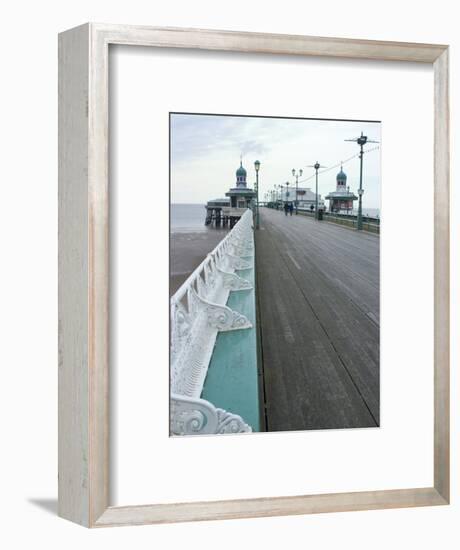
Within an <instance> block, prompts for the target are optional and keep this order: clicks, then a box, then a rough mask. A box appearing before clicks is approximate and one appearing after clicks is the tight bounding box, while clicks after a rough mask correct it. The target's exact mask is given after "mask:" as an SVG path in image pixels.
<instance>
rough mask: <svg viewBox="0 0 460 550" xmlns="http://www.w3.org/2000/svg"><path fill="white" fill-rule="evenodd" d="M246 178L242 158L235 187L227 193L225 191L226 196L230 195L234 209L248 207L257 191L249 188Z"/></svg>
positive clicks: (231, 206)
mask: <svg viewBox="0 0 460 550" xmlns="http://www.w3.org/2000/svg"><path fill="white" fill-rule="evenodd" d="M246 178H247V172H246V170H245V169H244V168H243V161H242V160H241V159H240V166H239V168H238V170H237V171H236V183H235V187H232V188H231V189H230V190H229V191H228V192H227V193H225V196H226V197H230V208H232V209H233V208H243V209H246V208H249V207H250V206H251V205H252V202H253V200H254V198H255V196H256V192H255V191H254V190H253V189H249V188H248V186H247V181H246ZM241 215H242V214H241Z"/></svg>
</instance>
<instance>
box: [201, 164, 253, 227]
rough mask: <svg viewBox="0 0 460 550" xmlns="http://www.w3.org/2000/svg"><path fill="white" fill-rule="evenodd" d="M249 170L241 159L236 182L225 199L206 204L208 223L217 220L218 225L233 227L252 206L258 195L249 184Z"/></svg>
mask: <svg viewBox="0 0 460 550" xmlns="http://www.w3.org/2000/svg"><path fill="white" fill-rule="evenodd" d="M246 179H247V172H246V169H245V168H244V167H243V161H242V159H240V166H239V167H238V169H237V171H236V182H235V184H234V186H233V187H231V188H230V189H229V190H228V191H227V193H225V197H226V198H225V199H215V200H212V201H208V203H207V205H206V225H209V224H211V223H212V222H213V221H215V223H216V225H217V226H218V225H220V224H221V223H222V224H223V225H227V223H230V227H233V226H234V225H235V223H236V222H237V221H238V219H239V218H241V216H242V215H243V214H244V212H245V211H246V209H247V208H252V207H253V205H254V199H255V197H256V196H257V193H256V191H254V189H250V188H249V187H248V186H247V181H246Z"/></svg>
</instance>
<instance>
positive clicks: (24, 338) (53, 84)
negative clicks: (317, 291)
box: [0, 0, 460, 550]
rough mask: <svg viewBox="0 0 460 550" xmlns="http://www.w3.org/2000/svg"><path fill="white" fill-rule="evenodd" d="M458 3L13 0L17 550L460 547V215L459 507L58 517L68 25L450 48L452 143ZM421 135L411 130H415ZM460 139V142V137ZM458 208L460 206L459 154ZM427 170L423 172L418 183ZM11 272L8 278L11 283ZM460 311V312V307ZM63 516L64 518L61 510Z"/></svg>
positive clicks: (9, 518) (4, 497) (2, 406)
mask: <svg viewBox="0 0 460 550" xmlns="http://www.w3.org/2000/svg"><path fill="white" fill-rule="evenodd" d="M455 7H456V3H455V2H453V1H448V0H438V1H437V2H427V1H418V2H416V1H412V0H411V1H406V2H404V3H403V2H400V1H394V0H387V1H386V2H372V1H369V2H367V3H362V2H340V1H339V0H335V1H333V0H323V1H322V2H318V3H316V2H308V3H307V2H305V1H293V0H284V2H283V3H282V5H281V4H280V5H274V4H273V5H269V4H268V3H267V2H263V1H253V2H251V3H248V2H247V1H246V2H245V1H241V0H233V1H232V2H231V3H230V2H228V3H226V4H223V3H219V5H217V3H216V2H211V1H205V0H203V1H200V0H195V1H194V2H187V1H185V0H183V1H179V0H169V1H168V2H161V3H160V2H157V3H153V2H151V1H150V2H149V1H141V0H131V1H130V2H126V3H120V4H119V5H118V6H117V5H115V3H114V2H109V1H108V0H92V1H91V2H89V1H87V0H80V1H79V2H73V3H69V2H65V3H64V2H63V3H61V4H58V3H53V2H51V1H50V0H44V1H42V2H21V1H17V2H15V3H14V4H13V3H10V4H8V5H7V6H6V7H5V6H4V7H3V9H2V23H3V24H2V32H1V33H0V41H1V43H0V46H1V47H0V52H1V56H2V62H1V69H2V73H1V76H2V78H1V84H0V94H1V101H0V112H1V116H0V140H1V144H0V146H1V148H0V151H1V155H0V159H1V160H0V174H1V176H0V182H1V194H0V205H1V209H0V224H1V226H0V235H1V237H2V239H1V253H2V260H3V262H2V270H1V277H2V284H1V285H0V289H1V290H0V293H1V294H0V311H1V333H0V334H1V335H2V339H1V342H2V345H1V348H0V349H1V354H2V360H1V363H0V364H1V366H2V374H3V379H2V384H1V394H0V395H1V396H0V414H1V419H2V436H3V437H2V446H1V447H2V451H1V452H0V461H1V470H0V471H1V486H0V487H1V501H0V502H1V503H0V514H1V516H0V517H1V524H2V529H1V530H0V542H1V544H2V546H3V547H5V548H19V547H39V548H42V547H43V548H48V549H53V550H54V549H57V548H66V549H73V548H81V547H83V546H84V547H85V548H88V549H92V548H99V547H104V548H113V549H118V548H120V549H121V548H126V547H127V546H129V547H131V548H136V549H137V548H151V547H157V548H161V549H163V548H176V547H179V546H182V545H183V546H187V547H189V548H219V549H227V548H228V549H230V548H232V549H233V548H235V547H241V548H248V547H253V546H256V547H260V548H265V549H274V548H279V547H281V546H284V547H292V548H297V547H298V548H304V547H308V546H310V547H312V548H326V549H329V548H331V549H332V548H336V547H339V546H340V547H341V548H354V549H361V548H362V549H367V548H370V547H371V548H373V549H380V548H382V549H383V548H385V549H386V548H388V547H392V548H397V549H399V548H432V547H435V546H436V547H439V548H448V549H450V548H457V546H458V522H459V520H460V503H459V496H460V492H459V489H460V485H459V478H458V474H457V472H458V444H457V442H458V440H459V435H460V431H459V422H458V418H459V412H460V393H459V391H458V388H459V384H458V383H459V380H458V369H457V364H458V359H459V356H458V344H457V342H456V335H457V334H458V327H459V325H458V321H459V316H458V307H457V308H455V306H456V305H457V303H458V285H457V284H455V282H456V280H458V279H459V276H460V273H459V269H458V268H459V256H458V247H456V238H455V237H456V235H457V233H458V229H459V222H460V217H459V215H458V214H456V213H455V211H454V212H453V220H452V222H453V223H452V230H453V241H454V246H453V251H452V252H453V258H452V260H453V261H452V264H453V273H452V282H453V305H454V311H453V327H452V348H453V349H452V351H453V354H452V367H453V376H452V387H453V396H452V401H453V407H452V428H453V431H452V443H453V449H452V458H453V467H452V473H453V495H452V505H451V506H450V507H442V508H437V509H429V508H427V509H411V510H391V511H373V512H358V513H346V514H331V515H319V516H306V517H302V516H300V517H287V518H269V519H257V520H240V521H227V522H211V523H198V524H182V525H163V526H147V527H141V528H139V527H135V528H121V529H112V530H97V531H87V530H84V529H83V528H79V527H77V526H74V525H72V524H70V523H68V522H65V521H63V520H60V519H58V518H56V517H55V515H54V509H55V506H56V505H55V499H56V462H57V444H56V438H57V418H56V411H57V391H56V387H57V368H56V325H57V313H56V312H57V300H56V297H57V291H56V280H57V277H56V268H57V262H56V257H57V208H56V207H57V33H58V32H59V31H62V30H64V29H66V28H69V27H72V26H75V25H78V24H80V23H83V22H86V21H88V20H92V21H102V22H111V23H132V24H143V25H149V24H151V25H169V26H189V27H204V28H206V27H207V28H222V29H235V30H247V31H264V32H278V33H294V34H302V33H303V34H312V35H323V36H341V37H350V38H357V37H360V38H369V39H383V40H405V41H420V42H439V43H448V44H451V46H452V48H451V62H452V76H451V97H452V121H453V137H454V139H455V135H456V132H457V129H458V128H459V124H460V119H459V116H458V110H457V108H456V103H455V98H456V97H458V96H459V70H458V69H459V66H458V52H459V51H460V37H459V35H458V29H457V27H458V25H457V21H458V18H457V17H456V10H455ZM409 138H410V136H409ZM454 143H455V142H454ZM452 160H453V165H452V181H453V186H452V191H453V193H452V204H453V205H454V206H455V205H456V204H457V203H458V201H459V200H460V194H459V192H458V191H457V189H456V174H457V173H458V169H457V168H458V165H459V161H460V155H459V153H458V150H456V149H455V148H454V149H453V156H452ZM416 173H417V167H414V178H415V177H416ZM3 279H4V280H3ZM455 309H457V311H455ZM50 511H52V512H53V513H50Z"/></svg>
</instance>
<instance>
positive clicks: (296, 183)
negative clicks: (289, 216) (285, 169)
mask: <svg viewBox="0 0 460 550" xmlns="http://www.w3.org/2000/svg"><path fill="white" fill-rule="evenodd" d="M292 175H293V176H294V177H295V213H296V215H297V214H298V213H299V199H298V193H299V177H301V176H302V168H299V171H298V172H296V171H295V168H293V169H292Z"/></svg>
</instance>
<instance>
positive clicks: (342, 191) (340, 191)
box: [326, 166, 358, 214]
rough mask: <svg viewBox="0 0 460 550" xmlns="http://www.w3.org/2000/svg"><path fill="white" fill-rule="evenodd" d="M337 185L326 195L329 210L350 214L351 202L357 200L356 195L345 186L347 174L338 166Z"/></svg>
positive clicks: (351, 210) (351, 209)
mask: <svg viewBox="0 0 460 550" xmlns="http://www.w3.org/2000/svg"><path fill="white" fill-rule="evenodd" d="M336 179H337V186H336V189H335V191H332V192H331V193H329V195H327V197H326V200H328V201H329V212H333V213H336V214H350V213H351V212H353V202H354V201H355V200H358V197H357V196H356V195H355V194H354V193H353V192H352V191H350V187H347V175H346V174H345V172H344V171H343V167H342V166H341V167H340V172H339V173H338V174H337V178H336Z"/></svg>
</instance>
